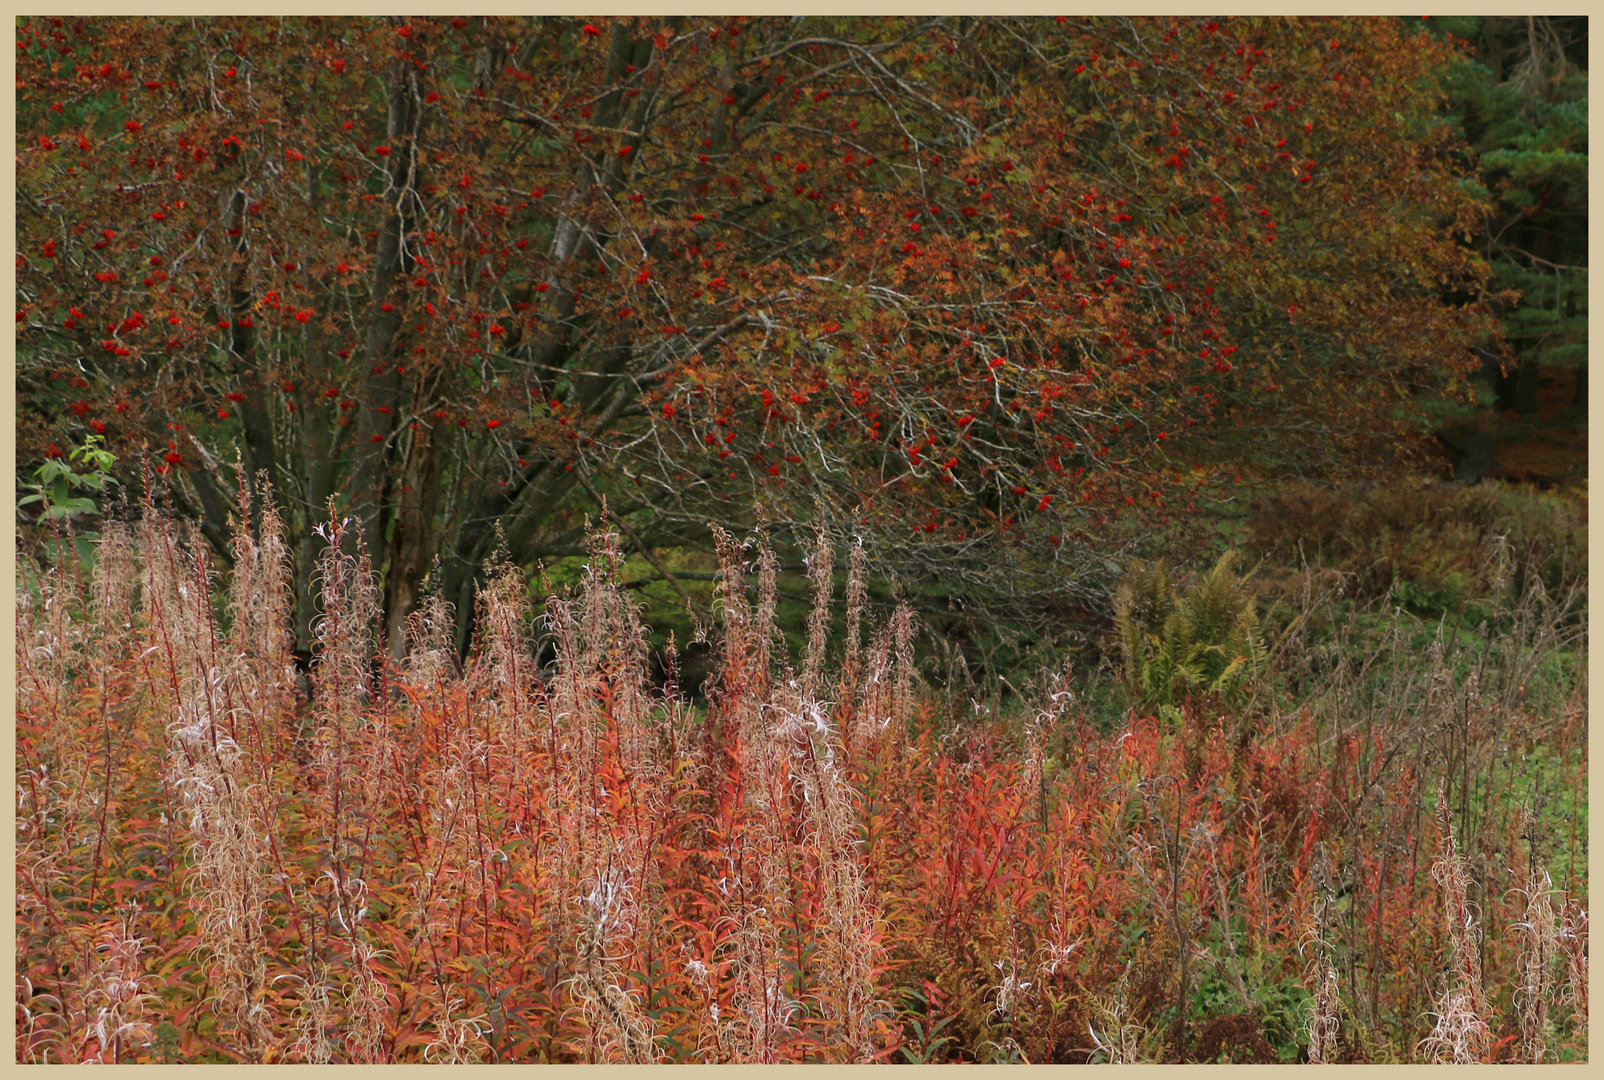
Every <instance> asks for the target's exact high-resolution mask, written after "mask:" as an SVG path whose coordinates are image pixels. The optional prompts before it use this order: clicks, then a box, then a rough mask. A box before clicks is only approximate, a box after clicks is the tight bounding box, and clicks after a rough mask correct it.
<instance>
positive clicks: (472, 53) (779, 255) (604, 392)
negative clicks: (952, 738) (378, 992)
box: [17, 17, 1490, 649]
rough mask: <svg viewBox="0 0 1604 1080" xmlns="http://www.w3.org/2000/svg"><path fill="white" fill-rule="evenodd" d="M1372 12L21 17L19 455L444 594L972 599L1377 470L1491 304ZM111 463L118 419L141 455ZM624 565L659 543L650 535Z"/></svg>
mask: <svg viewBox="0 0 1604 1080" xmlns="http://www.w3.org/2000/svg"><path fill="white" fill-rule="evenodd" d="M1451 55H1452V54H1451V51H1450V49H1449V47H1448V46H1444V45H1441V44H1437V43H1433V42H1431V41H1429V40H1427V39H1425V38H1424V37H1405V36H1404V35H1402V34H1401V33H1400V31H1399V27H1398V24H1396V23H1395V22H1393V21H1391V20H1379V19H1368V20H1309V19H1296V20H1292V19H1283V20H1260V19H1243V20H1229V21H1215V20H1211V19H1199V18H1190V17H1187V18H1179V17H1162V18H1155V19H1141V20H1133V19H1064V18H1059V19H1015V18H972V17H961V18H959V17H943V18H931V19H922V18H920V19H915V18H900V17H899V18H875V19H854V18H828V17H821V18H813V17H809V18H795V19H793V18H778V17H761V18H756V17H754V18H732V17H716V18H688V17H687V18H679V17H675V18H656V17H621V18H614V19H602V18H596V19H591V20H586V19H574V18H558V17H530V18H508V19H489V18H473V19H468V18H460V17H459V18H447V17H442V18H429V19H422V18H419V19H411V20H403V19H400V18H389V19H372V18H337V19H325V18H293V19H292V18H284V19H245V18H218V19H208V20H204V21H200V20H187V19H176V18H175V19H122V18H106V19H71V18H61V17H57V18H29V19H24V20H21V21H20V23H19V40H18V72H17V86H18V126H19V133H18V140H19V141H18V185H19V192H18V229H19V254H18V273H19V286H18V288H19V296H18V316H17V319H18V335H19V337H18V340H19V383H18V385H19V389H20V391H21V410H22V417H21V433H22V439H21V446H22V452H23V453H24V454H28V455H37V454H39V453H49V452H52V451H51V447H52V445H53V446H55V447H60V446H62V445H65V444H66V443H68V442H70V441H72V440H73V439H74V438H75V431H76V430H77V429H81V428H83V427H85V426H88V427H90V428H93V429H94V430H96V431H100V430H102V429H104V430H105V432H106V434H107V435H108V438H109V439H110V442H111V445H112V446H113V447H114V448H116V449H117V451H118V453H119V454H120V455H121V456H122V458H123V459H124V460H125V461H129V462H132V461H135V460H138V459H140V457H141V456H142V455H145V454H147V453H148V454H149V456H148V457H146V458H145V460H146V461H147V462H148V463H149V464H150V465H151V467H152V468H153V469H154V470H155V472H156V473H157V474H158V477H159V481H160V483H161V484H162V485H163V486H164V487H165V489H166V491H167V493H168V494H167V497H169V498H170V499H171V500H172V501H173V502H174V503H175V505H177V506H178V507H179V508H181V509H182V510H184V511H185V512H186V513H189V514H191V515H193V516H195V517H196V518H197V519H198V520H199V521H200V522H201V524H202V526H203V528H204V530H205V532H206V535H207V536H208V537H209V538H210V539H211V541H212V543H213V544H214V546H216V547H217V548H218V549H219V551H220V552H222V551H226V550H227V535H228V530H229V528H230V525H229V521H230V513H231V507H232V498H233V496H232V492H234V491H235V490H236V488H237V480H236V477H235V471H234V464H235V461H236V458H238V461H239V463H240V465H241V466H242V467H243V468H244V469H245V470H247V471H249V472H256V471H258V470H265V471H266V472H267V473H268V475H269V476H270V477H271V478H272V479H273V482H274V487H273V489H272V490H273V494H274V497H275V498H276V499H277V500H279V503H280V511H281V513H282V514H283V516H284V518H285V520H286V521H288V522H289V523H290V528H291V532H292V535H293V537H294V538H295V544H296V547H297V559H296V566H297V575H298V589H297V595H298V596H301V597H302V598H303V602H302V606H301V609H300V610H299V611H298V613H297V624H298V626H297V630H298V634H299V636H300V637H301V639H302V640H303V641H305V640H307V639H308V636H309V633H310V624H311V619H312V616H313V610H312V606H311V604H312V601H311V597H312V595H313V593H314V590H312V589H311V588H309V587H307V586H308V582H309V577H310V575H311V573H312V568H313V567H314V566H315V564H316V556H317V554H318V552H319V550H320V546H321V545H322V543H323V542H324V540H323V537H322V535H321V534H320V533H319V532H318V531H317V526H318V525H319V523H320V522H322V521H326V520H327V518H328V516H329V504H330V501H331V500H333V501H334V503H335V504H336V512H338V513H341V514H347V515H350V516H351V517H353V518H355V519H356V521H357V523H358V524H359V525H360V526H361V529H360V530H356V529H353V530H349V531H348V532H347V534H346V535H349V536H356V535H359V534H360V535H362V536H365V537H366V538H367V539H366V542H367V543H368V545H369V546H370V548H371V553H372V556H373V561H374V565H375V566H376V567H378V568H380V569H381V570H383V572H384V575H385V628H386V631H385V632H386V634H387V637H388V640H389V641H390V642H391V644H392V647H394V648H397V649H399V647H400V643H401V640H402V634H401V620H402V618H403V616H404V615H405V614H406V612H407V611H408V610H409V609H410V608H411V607H412V606H413V605H414V603H415V601H416V598H417V596H418V594H419V589H420V588H421V583H422V581H423V579H424V577H425V575H426V574H428V573H430V572H431V567H432V566H434V565H435V564H436V563H438V571H436V572H435V574H434V584H435V585H436V586H437V587H439V588H441V589H442V590H443V591H444V593H445V595H446V596H447V597H448V598H449V599H451V600H453V601H454V602H456V603H457V605H458V611H459V613H460V615H461V618H462V619H463V624H462V626H461V628H460V629H459V641H465V640H466V630H467V620H468V619H470V618H471V613H472V610H473V603H472V598H473V595H474V589H475V580H476V575H477V574H478V572H479V570H480V568H481V567H482V566H483V565H484V564H485V562H486V560H487V559H488V558H489V557H490V556H491V554H492V552H493V551H494V550H496V549H497V548H498V547H499V548H504V549H505V550H506V551H507V552H509V553H510V554H511V555H512V557H513V558H514V559H515V560H516V561H519V562H521V563H525V564H528V563H529V562H531V561H532V560H534V559H536V558H539V557H542V556H550V555H554V554H565V553H568V552H571V551H573V550H575V549H576V543H575V538H576V536H577V535H578V532H579V530H581V529H582V528H583V523H582V521H581V520H580V511H581V510H582V509H583V508H587V507H594V506H595V504H596V503H597V501H598V500H599V499H600V498H601V497H603V496H605V497H606V498H607V499H608V501H609V504H610V510H611V512H612V514H613V515H614V516H615V518H617V519H618V520H619V521H620V523H621V524H622V525H623V526H624V528H625V531H626V534H627V535H628V537H629V539H630V540H631V542H632V543H634V544H635V545H636V546H637V547H639V548H640V549H641V550H642V551H643V552H644V553H645V554H646V555H647V556H648V557H649V558H652V559H654V561H656V557H655V556H654V555H653V554H652V552H653V549H654V548H655V547H659V546H673V545H678V544H683V543H687V542H694V541H696V540H698V539H700V538H701V537H704V536H705V535H706V529H707V528H708V526H709V524H710V523H714V522H717V523H722V524H723V525H725V526H727V527H733V528H742V527H747V526H750V525H752V524H754V523H766V524H768V525H769V526H771V528H773V529H774V530H776V531H777V532H781V533H783V532H784V531H785V530H787V529H794V528H796V527H797V526H798V524H799V523H801V522H803V521H807V522H809V523H814V524H819V525H822V526H823V527H825V528H826V529H827V530H828V531H831V532H833V533H835V534H837V535H839V536H841V537H842V538H843V539H845V538H846V537H848V536H850V535H854V534H855V535H858V536H860V537H862V538H864V541H865V543H866V545H867V546H868V549H869V551H870V553H871V555H872V557H873V559H874V560H875V562H876V565H877V566H878V567H879V568H880V569H881V570H882V571H884V572H896V573H899V574H900V575H901V576H902V577H903V578H904V579H905V580H910V581H914V582H916V583H921V582H932V583H936V585H937V586H938V587H939V588H940V589H942V590H944V591H946V592H947V593H948V594H949V595H950V596H951V597H952V600H953V603H955V604H957V603H964V604H968V605H970V606H972V607H974V608H984V609H985V610H987V611H989V612H992V613H994V614H996V615H998V616H1003V615H1009V614H1026V613H1029V612H1031V611H1034V610H1037V609H1039V607H1040V605H1041V604H1042V603H1044V602H1046V601H1049V600H1051V599H1053V598H1061V597H1065V596H1068V597H1080V598H1087V597H1096V596H1098V595H1100V594H1101V593H1102V592H1103V591H1104V590H1106V588H1107V583H1108V581H1109V577H1110V572H1111V570H1112V569H1113V567H1114V565H1115V564H1116V562H1117V559H1118V556H1119V555H1120V552H1121V550H1122V548H1123V547H1125V546H1126V545H1128V544H1130V543H1132V542H1133V541H1134V540H1135V539H1136V538H1138V537H1140V536H1141V535H1143V534H1144V533H1149V532H1150V531H1151V530H1152V529H1154V528H1156V527H1162V526H1163V524H1164V523H1165V522H1166V521H1167V520H1169V518H1170V517H1171V515H1174V514H1182V513H1185V512H1187V510H1188V509H1189V508H1192V507H1193V506H1194V505H1195V500H1196V498H1197V497H1198V494H1199V492H1200V491H1201V490H1203V488H1204V487H1205V486H1206V485H1208V484H1212V483H1217V482H1220V481H1222V480H1223V481H1224V482H1229V481H1230V480H1231V479H1232V478H1233V477H1235V476H1238V475H1240V473H1241V471H1242V469H1243V468H1244V467H1245V466H1246V467H1251V468H1255V469H1257V470H1258V471H1259V472H1260V473H1261V474H1273V473H1283V474H1298V475H1305V476H1311V475H1319V476H1322V477H1329V476H1334V475H1341V474H1346V473H1354V472H1363V471H1365V470H1376V469H1379V468H1384V467H1389V466H1390V464H1391V463H1393V462H1394V461H1395V459H1396V457H1397V455H1398V453H1399V452H1400V451H1402V450H1405V449H1407V447H1408V445H1409V440H1410V439H1411V437H1412V436H1413V435H1414V434H1415V433H1416V431H1417V429H1418V428H1419V426H1420V416H1421V410H1420V407H1419V406H1420V402H1421V400H1422V399H1423V395H1426V396H1429V395H1432V394H1439V393H1443V392H1453V391H1454V390H1455V389H1456V388H1457V387H1460V386H1461V385H1462V379H1463V375H1464V373H1465V372H1466V370H1468V368H1469V367H1470V366H1471V363H1472V354H1471V352H1470V351H1469V350H1470V347H1471V346H1472V345H1475V344H1477V343H1478V342H1480V341H1482V340H1483V339H1484V337H1485V335H1486V334H1487V333H1488V332H1489V327H1490V323H1489V322H1488V318H1487V316H1486V314H1485V312H1483V311H1481V310H1479V308H1478V306H1477V304H1476V303H1475V302H1472V303H1464V302H1460V303H1458V304H1457V305H1456V304H1450V303H1445V302H1443V297H1445V296H1459V297H1465V296H1469V297H1471V298H1472V299H1473V301H1474V300H1475V299H1477V298H1479V296H1480V290H1481V284H1482V282H1483V280H1484V277H1485V269H1484V267H1483V265H1482V264H1481V263H1480V262H1479V261H1478V259H1477V257H1476V256H1475V255H1474V253H1473V252H1472V251H1471V249H1470V248H1469V247H1468V246H1466V245H1465V244H1464V243H1463V241H1464V240H1465V238H1466V237H1467V236H1468V234H1469V232H1470V230H1471V229H1472V228H1473V227H1474V223H1475V222H1476V221H1477V220H1478V214H1479V213H1480V204H1479V203H1478V202H1477V201H1476V198H1475V196H1474V194H1473V193H1471V192H1469V191H1467V190H1466V188H1465V187H1464V186H1463V185H1460V184H1458V183H1457V182H1456V181H1457V180H1458V179H1459V174H1458V171H1457V170H1458V169H1460V165H1459V164H1457V162H1458V159H1457V158H1456V157H1455V155H1454V154H1453V153H1452V149H1453V148H1452V135H1451V132H1450V130H1449V129H1448V128H1447V127H1445V126H1443V125H1441V124H1440V123H1439V122H1438V121H1437V120H1436V119H1435V118H1434V117H1435V110H1436V107H1437V104H1438V99H1437V91H1435V90H1434V89H1433V88H1432V87H1433V85H1434V84H1433V82H1432V81H1431V80H1430V79H1429V78H1428V76H1429V75H1430V74H1431V72H1432V71H1433V70H1434V69H1435V68H1436V67H1437V66H1440V65H1441V64H1443V63H1445V62H1446V61H1447V60H1448V59H1449V58H1450V57H1451ZM144 448H150V449H149V450H148V451H147V450H146V449H144ZM659 565H661V564H660V563H659Z"/></svg>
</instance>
